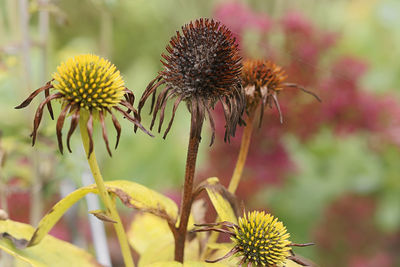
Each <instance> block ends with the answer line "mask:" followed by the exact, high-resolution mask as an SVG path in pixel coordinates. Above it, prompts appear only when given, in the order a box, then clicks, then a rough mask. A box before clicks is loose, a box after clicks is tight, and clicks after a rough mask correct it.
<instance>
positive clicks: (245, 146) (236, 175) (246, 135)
mask: <svg viewBox="0 0 400 267" xmlns="http://www.w3.org/2000/svg"><path fill="white" fill-rule="evenodd" d="M254 117H255V116H254V111H252V112H251V113H250V114H249V116H248V117H247V118H246V127H244V131H243V136H242V142H241V143H240V151H239V156H238V159H237V161H236V166H235V170H234V171H233V175H232V178H231V181H230V182H229V186H228V191H229V192H231V193H232V194H234V193H235V191H236V189H237V187H238V185H239V182H240V178H241V177H242V174H243V168H244V165H245V163H246V159H247V154H248V153H249V147H250V141H251V134H252V132H253V121H254Z"/></svg>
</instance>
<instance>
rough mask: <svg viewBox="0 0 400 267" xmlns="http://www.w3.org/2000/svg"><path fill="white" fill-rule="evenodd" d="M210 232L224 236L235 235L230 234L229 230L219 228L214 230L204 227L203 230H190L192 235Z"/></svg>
mask: <svg viewBox="0 0 400 267" xmlns="http://www.w3.org/2000/svg"><path fill="white" fill-rule="evenodd" d="M210 231H214V232H219V233H224V234H228V235H231V236H235V235H236V234H235V233H232V232H231V231H229V230H225V229H220V228H214V227H205V228H202V229H195V230H192V232H193V233H197V232H210Z"/></svg>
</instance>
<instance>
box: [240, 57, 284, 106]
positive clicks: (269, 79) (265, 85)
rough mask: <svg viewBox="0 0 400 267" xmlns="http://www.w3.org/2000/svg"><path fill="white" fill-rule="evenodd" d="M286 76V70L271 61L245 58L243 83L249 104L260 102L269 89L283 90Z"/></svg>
mask: <svg viewBox="0 0 400 267" xmlns="http://www.w3.org/2000/svg"><path fill="white" fill-rule="evenodd" d="M286 78H287V75H286V74H285V71H284V70H283V69H282V68H281V67H279V66H277V65H276V64H275V63H273V62H271V61H268V60H253V59H247V60H244V62H243V70H242V81H243V82H242V85H243V87H244V90H245V94H246V101H247V104H248V106H249V105H254V104H258V102H259V101H260V100H261V98H262V97H263V96H264V94H266V93H267V91H270V92H272V91H274V92H279V91H281V90H282V89H283V86H282V84H283V82H284V81H285V80H286ZM270 92H268V93H270Z"/></svg>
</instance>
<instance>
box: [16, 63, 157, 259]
mask: <svg viewBox="0 0 400 267" xmlns="http://www.w3.org/2000/svg"><path fill="white" fill-rule="evenodd" d="M53 88H54V89H55V90H56V91H57V92H56V93H54V94H51V95H50V94H49V91H50V89H53ZM42 91H45V94H46V98H45V100H43V101H42V102H41V103H40V105H39V107H38V108H37V110H36V114H35V119H34V123H33V131H32V134H31V136H32V145H34V144H35V140H36V135H37V130H38V128H39V125H40V122H41V119H42V115H43V109H44V107H45V105H47V107H48V110H49V112H50V116H51V117H52V118H53V110H52V108H51V104H50V103H51V101H52V100H54V99H61V104H62V111H61V113H60V115H59V117H58V119H57V127H56V132H57V139H58V147H59V149H60V152H61V153H62V152H63V144H62V138H61V135H62V133H61V130H62V127H63V125H64V121H65V117H66V116H67V114H72V116H71V117H72V118H71V125H70V128H69V131H68V136H67V145H68V149H69V151H70V152H71V148H70V141H69V140H70V137H71V135H72V134H73V132H74V131H75V129H76V127H77V125H78V123H79V128H80V131H81V136H82V142H83V146H84V148H85V151H86V155H87V158H88V161H89V165H90V169H91V170H92V174H93V177H94V179H95V181H96V184H97V188H98V190H99V192H100V196H101V198H102V200H103V202H104V204H105V206H106V209H107V210H106V211H105V212H100V214H98V217H102V218H107V219H106V220H109V221H112V222H113V223H114V227H115V231H116V232H117V236H118V239H119V241H120V245H121V250H122V253H123V256H124V260H125V264H126V266H133V260H132V256H131V253H130V249H129V245H128V240H127V238H126V235H125V231H124V228H123V225H122V223H121V219H120V217H119V215H118V212H117V210H116V207H115V203H113V202H112V200H111V198H110V196H109V195H108V193H107V190H106V188H105V185H104V182H103V178H102V176H101V172H100V169H99V166H98V164H97V161H96V156H95V154H94V145H93V137H92V135H93V117H94V116H95V117H98V119H99V121H100V124H101V127H102V132H103V139H104V142H105V144H106V147H107V151H108V153H109V154H110V156H111V150H110V147H109V143H108V137H107V132H106V128H105V123H104V115H105V113H109V114H111V116H112V121H113V123H114V127H115V129H116V131H117V141H116V145H115V148H116V147H117V146H118V141H119V137H120V134H121V126H120V124H119V122H118V120H117V118H116V117H115V115H114V114H113V113H112V111H111V110H112V109H114V110H116V111H118V112H120V113H122V114H123V115H124V116H125V118H127V119H128V120H129V121H131V122H132V123H133V124H134V125H135V127H139V128H140V129H142V130H143V131H144V132H146V133H147V134H149V135H151V134H150V133H149V132H147V130H146V129H144V128H143V126H142V125H141V124H140V118H139V115H138V113H137V111H136V109H135V108H134V107H133V106H132V105H133V101H134V99H135V97H134V95H133V93H132V92H131V91H130V90H128V89H127V88H126V87H125V86H124V81H123V79H122V77H121V75H120V73H119V71H118V70H117V69H116V67H115V66H114V65H112V64H111V63H110V62H109V61H108V60H105V59H104V58H100V57H98V56H96V55H80V56H76V57H74V58H71V59H69V60H67V61H66V62H65V63H62V64H61V65H60V66H59V67H58V68H57V72H56V73H54V74H53V79H52V80H51V81H49V82H48V83H47V84H46V85H45V86H43V87H41V88H39V89H37V90H36V91H34V92H33V93H32V94H31V95H30V96H29V97H28V98H27V99H26V100H25V101H24V102H23V103H22V104H21V105H19V106H17V107H16V108H17V109H20V108H24V107H26V106H28V105H29V104H30V103H31V101H32V100H33V98H34V97H36V96H37V95H38V94H39V93H40V92H42ZM124 98H125V100H124ZM118 105H122V106H124V107H126V108H128V111H125V110H123V109H122V108H121V107H119V106H118ZM130 112H133V116H132V115H130V114H129V113H130Z"/></svg>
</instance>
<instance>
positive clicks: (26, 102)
mask: <svg viewBox="0 0 400 267" xmlns="http://www.w3.org/2000/svg"><path fill="white" fill-rule="evenodd" d="M50 88H53V85H52V84H51V81H49V82H47V83H46V85H45V86H42V87H40V88H39V89H37V90H35V91H33V93H31V94H30V95H29V96H28V98H27V99H25V100H24V102H22V103H21V104H20V105H18V106H16V107H15V109H21V108H24V107H27V106H28V105H29V104H30V103H31V102H32V100H33V99H34V98H35V97H36V96H37V95H38V94H39V93H40V92H42V91H44V90H47V89H50ZM46 98H47V96H46Z"/></svg>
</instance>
